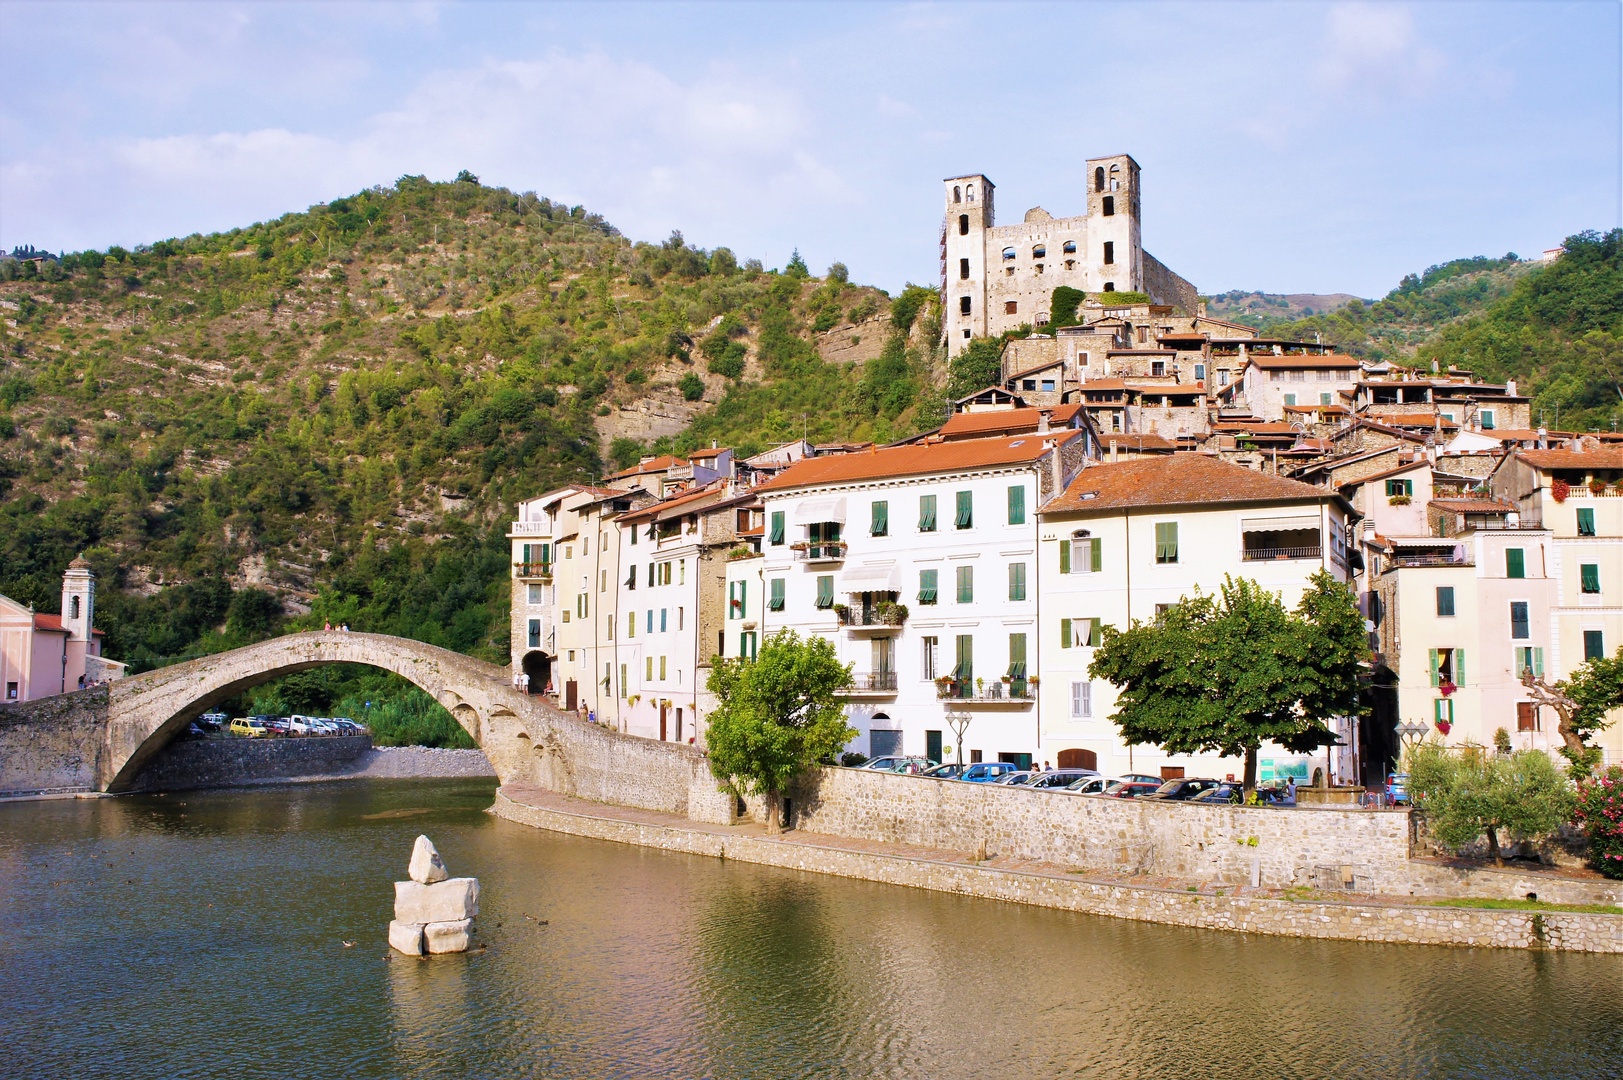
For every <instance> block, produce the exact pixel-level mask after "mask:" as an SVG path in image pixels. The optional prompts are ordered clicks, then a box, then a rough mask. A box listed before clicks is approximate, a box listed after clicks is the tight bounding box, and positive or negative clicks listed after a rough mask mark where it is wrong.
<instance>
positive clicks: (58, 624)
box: [34, 615, 68, 634]
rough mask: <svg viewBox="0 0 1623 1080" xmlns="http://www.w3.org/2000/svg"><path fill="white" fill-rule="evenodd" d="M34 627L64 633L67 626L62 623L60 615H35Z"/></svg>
mask: <svg viewBox="0 0 1623 1080" xmlns="http://www.w3.org/2000/svg"><path fill="white" fill-rule="evenodd" d="M34 629H35V630H49V631H51V632H52V633H56V634H66V633H67V632H68V628H67V627H65V626H63V625H62V616H60V615H35V616H34Z"/></svg>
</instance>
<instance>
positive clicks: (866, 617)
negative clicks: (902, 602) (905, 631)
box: [834, 607, 907, 626]
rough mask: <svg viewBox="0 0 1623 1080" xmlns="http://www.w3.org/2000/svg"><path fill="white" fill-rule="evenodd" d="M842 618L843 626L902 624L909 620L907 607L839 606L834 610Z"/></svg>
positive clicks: (841, 623)
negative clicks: (844, 607) (864, 608)
mask: <svg viewBox="0 0 1623 1080" xmlns="http://www.w3.org/2000/svg"><path fill="white" fill-rule="evenodd" d="M834 613H835V614H836V615H838V616H839V618H840V625H841V626H900V625H902V623H904V622H906V621H907V609H906V608H901V607H890V608H885V609H880V608H870V609H868V610H866V611H864V610H863V609H862V608H846V609H845V610H843V611H841V610H839V609H838V608H836V609H835V612H834Z"/></svg>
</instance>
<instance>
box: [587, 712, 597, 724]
mask: <svg viewBox="0 0 1623 1080" xmlns="http://www.w3.org/2000/svg"><path fill="white" fill-rule="evenodd" d="M586 719H587V720H589V721H591V722H592V723H594V724H595V723H597V710H596V709H587V710H586Z"/></svg>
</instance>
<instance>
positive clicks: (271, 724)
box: [257, 716, 289, 735]
mask: <svg viewBox="0 0 1623 1080" xmlns="http://www.w3.org/2000/svg"><path fill="white" fill-rule="evenodd" d="M257 719H260V720H263V721H265V730H266V731H268V732H269V733H270V734H272V735H286V734H288V733H289V732H288V722H287V717H285V716H261V717H258V718H257Z"/></svg>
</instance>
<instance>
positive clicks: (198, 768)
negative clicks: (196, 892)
mask: <svg viewBox="0 0 1623 1080" xmlns="http://www.w3.org/2000/svg"><path fill="white" fill-rule="evenodd" d="M451 777H489V778H491V779H493V780H494V779H495V778H496V771H495V770H494V769H492V768H491V766H490V760H489V759H488V758H486V757H485V755H484V754H483V753H481V752H480V751H478V750H441V749H437V748H435V747H430V746H373V745H372V738H371V736H369V735H340V736H332V737H327V738H303V739H198V740H191V741H184V742H182V741H176V742H172V743H170V744H169V745H168V746H166V747H164V748H163V750H162V751H161V752H160V753H159V754H158V755H157V756H156V757H155V758H153V760H152V762H151V763H150V764H148V765H147V767H146V768H145V769H143V770H142V771H141V773H140V775H139V776H137V777H136V780H135V786H134V788H133V790H134V791H188V790H192V789H196V788H222V787H237V786H240V785H246V784H262V783H284V782H288V781H318V780H353V779H372V780H379V779H385V780H386V779H400V780H404V779H446V778H451Z"/></svg>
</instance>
